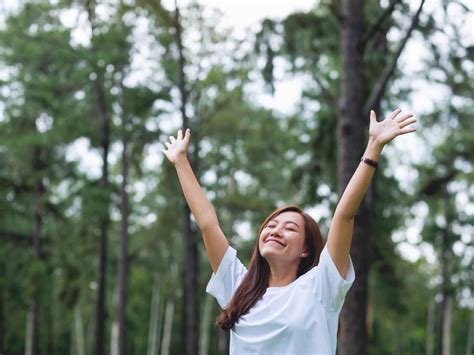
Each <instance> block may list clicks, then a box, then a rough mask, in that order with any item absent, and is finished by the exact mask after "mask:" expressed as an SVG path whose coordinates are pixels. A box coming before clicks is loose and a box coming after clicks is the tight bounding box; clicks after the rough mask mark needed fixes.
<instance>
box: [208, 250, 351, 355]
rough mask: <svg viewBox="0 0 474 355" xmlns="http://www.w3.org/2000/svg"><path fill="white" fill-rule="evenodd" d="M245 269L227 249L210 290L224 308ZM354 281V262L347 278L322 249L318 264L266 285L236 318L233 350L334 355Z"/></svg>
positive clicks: (240, 354) (236, 353)
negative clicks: (277, 283) (290, 278)
mask: <svg viewBox="0 0 474 355" xmlns="http://www.w3.org/2000/svg"><path fill="white" fill-rule="evenodd" d="M246 272H247V269H246V268H245V267H244V266H243V265H242V263H241V262H240V260H239V259H237V253H236V251H235V249H233V248H232V247H229V248H228V249H227V251H226V253H225V255H224V257H223V259H222V261H221V263H220V265H219V269H218V270H217V273H215V274H214V273H213V274H212V277H211V279H210V281H209V283H208V285H207V288H206V291H207V292H208V293H209V294H211V295H212V296H214V297H215V298H216V299H217V302H218V303H219V305H220V306H221V307H222V308H225V306H226V305H227V304H228V303H229V302H230V300H231V298H232V295H233V294H234V292H235V290H236V289H237V287H238V286H239V285H240V282H241V281H242V279H243V278H244V276H245V273H246ZM353 282H354V267H353V265H352V260H349V265H348V268H347V277H346V279H343V278H342V277H341V275H340V274H339V272H338V271H337V268H336V265H334V262H333V261H332V259H331V256H330V255H329V252H328V250H327V248H326V247H324V249H323V251H322V252H321V257H320V260H319V265H317V266H316V267H314V268H313V269H311V270H309V271H308V272H307V273H305V274H303V275H301V276H300V277H299V278H297V279H296V280H295V281H293V282H292V283H290V284H289V285H286V286H284V287H268V288H267V291H266V292H265V293H264V295H263V296H262V298H261V299H260V300H259V301H257V303H256V304H255V305H254V306H253V307H252V308H251V309H250V310H249V312H248V313H247V314H245V315H243V316H241V317H240V318H239V319H238V321H237V323H236V324H235V326H234V328H233V329H232V330H231V335H230V354H231V355H250V354H252V355H256V354H258V355H262V354H268V355H277V354H312V355H333V354H335V353H336V333H337V324H338V321H339V312H340V311H341V308H342V305H343V303H344V297H345V295H346V293H347V291H348V290H349V288H350V287H351V285H352V283H353Z"/></svg>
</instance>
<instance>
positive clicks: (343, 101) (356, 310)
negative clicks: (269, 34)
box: [337, 0, 370, 355]
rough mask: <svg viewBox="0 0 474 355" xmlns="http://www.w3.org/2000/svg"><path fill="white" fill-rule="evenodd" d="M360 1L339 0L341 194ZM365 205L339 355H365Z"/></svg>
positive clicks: (356, 89) (348, 161) (357, 79)
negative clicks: (355, 274) (353, 278)
mask: <svg viewBox="0 0 474 355" xmlns="http://www.w3.org/2000/svg"><path fill="white" fill-rule="evenodd" d="M363 9H364V1H363V0H342V1H341V24H340V46H341V47H340V52H341V62H342V68H341V87H340V99H339V102H338V115H337V119H338V122H337V137H338V145H337V146H338V152H337V157H338V189H339V195H340V196H341V195H342V192H343V191H344V189H345V187H346V185H347V184H348V182H349V180H350V178H351V176H352V174H353V173H354V171H355V170H356V168H357V166H358V164H359V160H360V156H361V154H362V153H363V149H364V144H365V133H366V130H367V120H368V119H367V117H364V112H363V111H364V110H363V107H364V93H365V87H364V82H365V81H364V75H363V63H362V46H361V40H362V37H363ZM369 212H370V211H369V206H368V204H367V201H366V200H364V201H363V203H362V205H361V207H360V209H359V212H358V214H357V216H356V223H355V226H354V234H353V241H352V246H351V257H352V260H353V262H354V268H355V270H356V273H357V282H355V283H354V285H353V286H352V288H351V290H350V291H349V293H348V295H347V298H346V302H345V304H344V308H343V310H342V314H341V315H342V334H341V338H340V342H339V346H340V354H342V355H349V354H350V355H365V354H367V327H366V318H367V314H366V311H367V285H368V282H367V278H368V270H369V258H368V257H367V256H368V251H369V232H370V229H369Z"/></svg>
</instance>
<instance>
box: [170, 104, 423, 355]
mask: <svg viewBox="0 0 474 355" xmlns="http://www.w3.org/2000/svg"><path fill="white" fill-rule="evenodd" d="M400 112H401V110H400V109H397V110H395V111H393V112H392V113H391V114H390V116H389V117H388V118H387V119H385V120H383V121H381V122H377V119H376V116H375V113H374V111H371V113H370V127H369V142H368V145H367V148H366V150H365V153H364V155H363V157H362V158H361V163H360V164H359V166H358V167H357V170H356V171H355V173H354V175H353V176H352V178H351V180H350V182H349V184H348V185H347V187H346V189H345V191H344V193H343V195H342V197H341V200H340V201H339V203H338V205H337V207H336V211H335V213H334V217H333V219H332V222H331V227H330V230H329V235H328V238H327V243H326V245H325V246H324V247H323V241H322V238H321V234H320V232H319V228H318V225H317V224H316V222H315V221H314V220H313V219H312V218H311V217H310V216H309V215H307V214H306V213H304V212H303V211H302V210H300V209H299V208H298V207H296V206H287V207H284V208H281V209H278V210H276V211H274V212H272V213H271V214H270V215H269V216H268V217H267V218H266V219H265V221H264V222H263V224H262V226H261V228H260V230H259V233H258V238H257V242H256V247H255V251H254V253H253V256H252V260H251V262H250V265H249V269H248V270H247V269H246V268H245V267H244V266H243V265H242V263H241V262H240V261H239V260H238V259H237V257H236V251H235V250H234V249H233V248H232V247H230V246H229V243H228V242H227V239H226V237H225V236H224V234H223V232H222V230H221V228H220V227H219V222H218V219H217V215H216V213H215V211H214V209H213V207H212V205H211V203H210V202H209V200H208V199H207V198H206V195H205V194H204V192H203V190H202V189H201V187H200V186H199V183H198V181H197V180H196V178H195V176H194V173H193V171H192V169H191V166H190V164H189V162H188V159H187V149H188V145H189V140H190V132H189V130H186V133H185V135H184V137H183V133H182V131H181V130H180V131H179V132H178V135H177V137H176V138H175V137H170V138H169V142H167V143H166V146H167V149H165V150H163V152H164V154H165V155H166V157H167V158H168V159H169V161H170V162H171V163H173V165H174V166H175V168H176V171H177V174H178V178H179V181H180V183H181V187H182V189H183V192H184V196H185V198H186V201H187V203H188V205H189V207H190V209H191V212H192V213H193V215H194V217H195V219H196V222H197V224H198V226H199V229H200V230H201V232H202V235H203V239H204V246H205V248H206V252H207V255H208V258H209V261H210V263H211V267H212V270H213V275H212V277H211V280H210V281H209V284H208V286H207V292H208V293H210V294H211V295H213V296H214V297H216V299H217V301H218V302H219V304H220V306H221V307H222V308H223V311H222V313H221V314H220V315H219V317H218V319H217V324H218V325H219V326H221V327H222V328H223V329H225V330H229V329H230V330H231V342H230V353H231V354H238V355H243V354H272V355H274V354H335V353H336V333H337V327H338V318H339V312H340V310H341V308H342V305H343V302H344V297H345V295H346V293H347V291H348V290H349V288H350V286H351V284H352V282H353V281H354V269H353V266H352V262H351V260H350V257H349V249H350V245H351V239H352V232H353V226H354V217H355V214H356V212H357V209H358V208H359V206H360V204H361V202H362V199H363V197H364V195H365V193H366V192H367V189H368V187H369V185H370V182H371V180H372V177H373V175H374V172H375V168H376V167H377V161H378V160H379V157H380V154H381V152H382V149H383V147H384V146H385V144H387V143H388V142H390V141H391V140H392V139H394V138H395V137H396V136H399V135H403V134H407V133H410V132H413V131H415V130H416V129H415V128H414V127H411V126H410V125H411V124H412V123H415V122H416V119H415V118H414V117H413V116H412V115H411V114H408V115H400Z"/></svg>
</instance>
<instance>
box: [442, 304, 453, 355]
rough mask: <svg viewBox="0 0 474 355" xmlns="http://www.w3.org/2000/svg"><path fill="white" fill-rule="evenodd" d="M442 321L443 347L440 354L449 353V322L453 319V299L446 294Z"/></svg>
mask: <svg viewBox="0 0 474 355" xmlns="http://www.w3.org/2000/svg"><path fill="white" fill-rule="evenodd" d="M444 312H445V315H444V322H443V324H442V325H443V329H442V337H443V348H442V349H441V350H442V352H441V354H442V355H451V323H452V319H453V299H452V297H451V296H448V297H447V299H446V307H445V309H444Z"/></svg>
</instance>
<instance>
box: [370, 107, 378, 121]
mask: <svg viewBox="0 0 474 355" xmlns="http://www.w3.org/2000/svg"><path fill="white" fill-rule="evenodd" d="M375 122H377V115H376V114H375V111H374V110H370V123H375Z"/></svg>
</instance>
